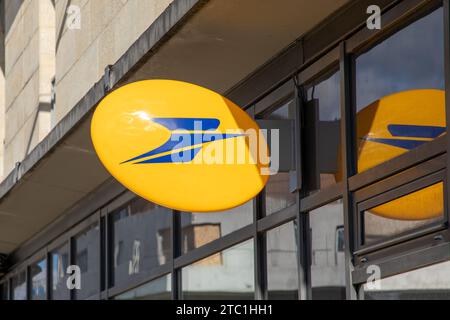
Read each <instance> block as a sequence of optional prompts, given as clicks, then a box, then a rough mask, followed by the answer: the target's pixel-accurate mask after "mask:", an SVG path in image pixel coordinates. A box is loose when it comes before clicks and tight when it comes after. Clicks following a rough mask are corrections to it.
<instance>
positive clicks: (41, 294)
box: [30, 259, 47, 300]
mask: <svg viewBox="0 0 450 320" xmlns="http://www.w3.org/2000/svg"><path fill="white" fill-rule="evenodd" d="M30 276H31V300H46V299H47V260H45V259H44V260H41V261H39V262H37V263H35V264H32V265H31V266H30Z"/></svg>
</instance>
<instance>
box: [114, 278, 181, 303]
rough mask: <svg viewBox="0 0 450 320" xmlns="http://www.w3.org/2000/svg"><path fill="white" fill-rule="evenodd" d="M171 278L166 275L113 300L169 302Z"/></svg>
mask: <svg viewBox="0 0 450 320" xmlns="http://www.w3.org/2000/svg"><path fill="white" fill-rule="evenodd" d="M171 290H172V278H171V275H170V274H169V275H166V276H163V277H161V278H158V279H155V280H152V281H150V282H148V283H146V284H143V285H141V286H139V287H137V288H134V289H132V290H129V291H126V292H124V293H121V294H119V295H117V296H116V297H114V299H115V300H170V299H171V298H172V294H171Z"/></svg>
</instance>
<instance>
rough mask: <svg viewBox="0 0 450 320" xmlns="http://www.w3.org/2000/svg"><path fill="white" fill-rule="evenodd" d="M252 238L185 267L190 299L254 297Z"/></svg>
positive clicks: (186, 291)
mask: <svg viewBox="0 0 450 320" xmlns="http://www.w3.org/2000/svg"><path fill="white" fill-rule="evenodd" d="M253 256H254V253H253V240H249V241H246V242H244V243H241V244H239V245H236V246H234V247H232V248H229V249H227V250H224V251H222V252H219V253H216V254H214V255H212V256H210V257H207V258H205V259H203V260H200V261H197V262H196V263H194V264H192V265H190V266H188V267H185V268H183V269H182V285H183V298H184V299H187V300H200V299H208V300H209V299H210V300H228V299H254V290H255V285H254V271H253V269H254V266H253Z"/></svg>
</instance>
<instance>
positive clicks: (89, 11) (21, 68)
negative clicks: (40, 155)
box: [0, 0, 172, 178]
mask: <svg viewBox="0 0 450 320" xmlns="http://www.w3.org/2000/svg"><path fill="white" fill-rule="evenodd" d="M0 1H1V0H0ZM171 1H172V0H6V1H5V0H3V1H1V2H2V6H4V8H3V10H4V15H2V17H3V18H4V20H5V21H4V35H5V36H4V38H5V40H4V41H2V44H4V50H1V51H4V56H5V59H4V64H2V66H3V68H2V74H0V114H1V115H2V117H0V119H2V120H1V121H0V141H4V143H3V144H0V145H1V147H0V163H1V164H2V165H0V168H4V170H2V169H0V178H1V177H2V176H3V177H4V176H6V175H7V174H8V173H9V172H10V171H11V170H12V169H13V168H14V166H15V165H16V163H18V162H20V161H22V160H23V159H24V158H25V156H26V155H27V154H28V153H29V152H30V151H31V150H32V149H33V148H34V147H35V146H36V145H37V144H38V143H39V142H40V141H41V140H42V139H43V138H44V137H45V136H46V135H47V134H48V133H49V132H50V130H51V129H52V127H54V126H55V125H56V124H57V123H58V122H59V121H60V120H61V119H62V118H63V117H64V116H65V115H66V114H67V113H68V112H69V111H70V110H71V108H73V107H74V106H75V104H76V103H77V102H78V101H79V100H80V99H81V98H82V97H83V96H84V95H85V94H86V92H87V91H88V90H89V88H91V87H92V86H93V84H94V83H96V82H97V81H98V80H99V79H100V77H101V76H102V75H103V73H104V69H105V67H106V66H107V65H108V64H113V63H114V62H116V61H117V60H118V59H119V58H120V56H121V55H122V54H124V53H125V51H126V50H127V49H128V48H129V47H130V45H131V44H132V43H133V42H134V41H135V40H136V39H137V38H138V37H139V36H140V35H141V34H142V33H143V32H144V31H145V30H146V29H147V28H148V27H149V26H150V25H151V24H152V23H153V21H154V20H155V19H156V18H157V17H158V16H159V15H160V14H161V13H162V12H163V11H164V9H166V8H167V6H168V5H169V4H170V2H171ZM78 13H79V14H78ZM78 19H79V20H78ZM78 21H79V23H78ZM0 36H1V34H0ZM0 49H1V48H0ZM2 60H3V59H2V57H1V55H0V63H1V62H2ZM3 75H4V78H3ZM53 79H55V88H54V90H55V98H56V99H55V104H54V108H52V103H51V102H52V80H53ZM3 82H4V85H3ZM2 88H4V89H2ZM2 90H3V91H2ZM4 92H6V95H5V94H4ZM3 99H4V101H3ZM3 115H4V116H3Z"/></svg>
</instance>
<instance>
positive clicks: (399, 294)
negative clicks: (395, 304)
mask: <svg viewBox="0 0 450 320" xmlns="http://www.w3.org/2000/svg"><path fill="white" fill-rule="evenodd" d="M449 274H450V262H448V261H447V262H444V263H440V264H435V265H432V266H429V267H426V268H422V269H417V270H414V271H411V272H407V273H402V274H399V275H396V276H393V277H389V278H385V279H382V280H380V281H377V282H370V283H369V285H368V284H365V285H364V298H365V299H366V300H442V299H445V300H450V277H449Z"/></svg>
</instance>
